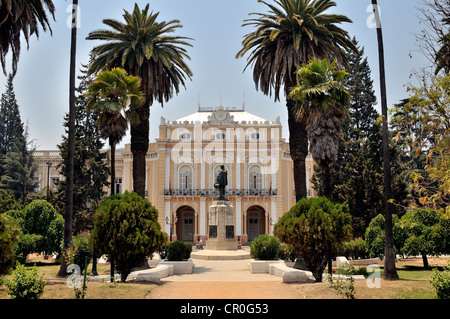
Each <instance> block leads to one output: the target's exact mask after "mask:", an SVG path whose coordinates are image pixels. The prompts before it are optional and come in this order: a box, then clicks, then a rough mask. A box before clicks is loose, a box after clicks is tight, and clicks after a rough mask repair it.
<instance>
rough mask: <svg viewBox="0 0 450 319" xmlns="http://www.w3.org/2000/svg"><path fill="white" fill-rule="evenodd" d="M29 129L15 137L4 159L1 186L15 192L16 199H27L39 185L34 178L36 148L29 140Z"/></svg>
mask: <svg viewBox="0 0 450 319" xmlns="http://www.w3.org/2000/svg"><path fill="white" fill-rule="evenodd" d="M27 139H28V129H27V130H26V132H25V134H24V136H21V137H17V138H15V139H14V142H13V144H12V149H11V150H10V151H8V152H7V153H6V156H5V157H4V160H3V174H2V176H1V179H0V188H2V189H5V190H10V191H12V192H13V194H14V196H15V198H16V199H22V200H25V198H26V196H27V195H28V194H30V193H33V192H34V190H35V188H36V187H37V186H38V185H39V181H36V180H34V178H33V177H34V174H35V172H36V170H37V165H36V163H35V162H34V160H33V152H34V148H33V147H29V145H30V143H28V142H27Z"/></svg>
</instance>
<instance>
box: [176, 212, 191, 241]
mask: <svg viewBox="0 0 450 319" xmlns="http://www.w3.org/2000/svg"><path fill="white" fill-rule="evenodd" d="M177 218H178V220H177V238H178V240H182V241H185V242H191V243H193V242H194V234H195V211H194V209H193V208H192V207H190V206H181V207H180V208H178V209H177Z"/></svg>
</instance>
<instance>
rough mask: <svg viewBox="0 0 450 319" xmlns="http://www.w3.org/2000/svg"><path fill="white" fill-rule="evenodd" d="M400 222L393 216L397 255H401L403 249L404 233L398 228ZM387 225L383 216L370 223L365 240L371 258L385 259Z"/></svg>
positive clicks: (378, 216) (376, 217)
mask: <svg viewBox="0 0 450 319" xmlns="http://www.w3.org/2000/svg"><path fill="white" fill-rule="evenodd" d="M398 220H399V218H398V216H397V215H395V214H394V215H392V221H393V225H394V226H393V234H394V249H395V253H396V254H399V253H401V248H402V246H403V241H404V240H405V239H404V232H403V231H402V230H401V229H400V228H399V227H398V225H397V221H398ZM385 224H386V221H385V219H384V216H383V215H382V214H379V215H377V216H375V218H373V219H372V221H371V222H370V223H369V226H368V227H367V229H366V234H365V240H366V249H367V252H368V253H369V254H370V255H371V256H377V257H379V258H384V254H385V241H386V239H385V238H386V234H385V230H384V228H385Z"/></svg>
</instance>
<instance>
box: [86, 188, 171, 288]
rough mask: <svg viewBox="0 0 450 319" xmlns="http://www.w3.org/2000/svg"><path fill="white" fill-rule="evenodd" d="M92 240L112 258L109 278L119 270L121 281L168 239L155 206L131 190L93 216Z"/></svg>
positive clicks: (97, 247) (104, 203)
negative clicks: (162, 229) (115, 270)
mask: <svg viewBox="0 0 450 319" xmlns="http://www.w3.org/2000/svg"><path fill="white" fill-rule="evenodd" d="M91 237H92V243H93V246H94V247H95V248H96V251H97V252H98V253H99V254H106V255H109V256H110V258H111V259H110V260H112V267H111V269H112V270H113V271H112V272H111V274H110V275H111V276H112V277H113V275H114V269H117V271H118V272H119V273H120V277H121V281H122V282H125V280H126V278H127V277H128V275H129V274H130V273H131V271H132V270H133V268H136V267H139V266H140V265H142V263H144V262H145V261H146V260H147V258H148V257H149V256H151V255H153V253H154V252H155V251H157V250H158V249H159V248H160V247H161V245H162V244H163V243H164V242H165V241H166V240H167V235H166V234H165V233H164V232H162V231H161V225H160V224H159V222H158V210H157V209H156V207H154V206H153V205H152V204H151V203H150V202H149V201H148V200H146V199H144V198H142V197H141V196H139V195H138V194H136V193H134V192H133V193H130V192H128V191H127V192H125V193H124V194H115V195H112V196H110V197H108V198H107V199H105V200H104V201H103V202H102V204H101V205H100V206H99V207H98V209H97V210H96V212H95V215H94V229H93V230H92V233H91Z"/></svg>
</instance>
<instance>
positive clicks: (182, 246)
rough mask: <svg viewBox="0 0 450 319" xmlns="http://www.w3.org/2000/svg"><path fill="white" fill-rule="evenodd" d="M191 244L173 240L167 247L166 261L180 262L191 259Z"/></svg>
mask: <svg viewBox="0 0 450 319" xmlns="http://www.w3.org/2000/svg"><path fill="white" fill-rule="evenodd" d="M191 252H192V244H191V243H185V242H183V241H180V240H175V241H174V242H171V243H170V244H169V247H167V259H168V260H169V261H182V260H185V259H189V258H190V257H191Z"/></svg>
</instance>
